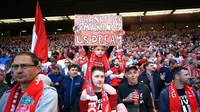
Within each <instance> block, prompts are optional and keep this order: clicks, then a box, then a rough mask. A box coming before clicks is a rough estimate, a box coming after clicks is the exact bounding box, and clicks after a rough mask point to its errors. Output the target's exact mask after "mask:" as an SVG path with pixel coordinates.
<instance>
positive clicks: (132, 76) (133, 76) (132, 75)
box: [125, 67, 139, 85]
mask: <svg viewBox="0 0 200 112" xmlns="http://www.w3.org/2000/svg"><path fill="white" fill-rule="evenodd" d="M125 77H126V78H127V79H128V82H129V84H131V85H136V84H137V83H138V77H139V70H138V69H137V68H136V67H130V69H129V70H128V71H126V73H125Z"/></svg>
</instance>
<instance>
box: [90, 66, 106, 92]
mask: <svg viewBox="0 0 200 112" xmlns="http://www.w3.org/2000/svg"><path fill="white" fill-rule="evenodd" d="M104 80H105V76H104V72H103V71H99V70H95V71H94V72H93V73H92V82H93V85H94V88H102V87H103V85H104Z"/></svg>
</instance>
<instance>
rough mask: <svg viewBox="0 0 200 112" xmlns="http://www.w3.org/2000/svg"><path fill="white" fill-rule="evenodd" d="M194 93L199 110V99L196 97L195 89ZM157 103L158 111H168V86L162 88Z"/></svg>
mask: <svg viewBox="0 0 200 112" xmlns="http://www.w3.org/2000/svg"><path fill="white" fill-rule="evenodd" d="M194 93H195V95H196V99H197V102H198V107H199V110H200V99H198V97H197V93H196V91H194ZM158 104H159V112H169V111H170V107H169V87H166V88H165V89H163V90H162V91H161V93H160V98H159V103H158Z"/></svg>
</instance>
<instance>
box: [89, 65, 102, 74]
mask: <svg viewBox="0 0 200 112" xmlns="http://www.w3.org/2000/svg"><path fill="white" fill-rule="evenodd" d="M104 70H105V69H104V68H103V67H99V66H94V67H92V74H93V73H94V71H100V72H104Z"/></svg>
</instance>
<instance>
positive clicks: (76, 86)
mask: <svg viewBox="0 0 200 112" xmlns="http://www.w3.org/2000/svg"><path fill="white" fill-rule="evenodd" d="M83 83H84V79H83V78H82V77H81V76H79V75H78V76H76V77H74V79H71V78H70V76H66V77H65V79H64V80H63V82H62V84H61V87H60V90H59V96H58V97H59V106H60V107H62V106H63V105H64V112H69V111H70V109H72V107H73V106H74V103H75V102H76V100H77V98H79V97H80V95H81V90H82V86H83Z"/></svg>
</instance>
